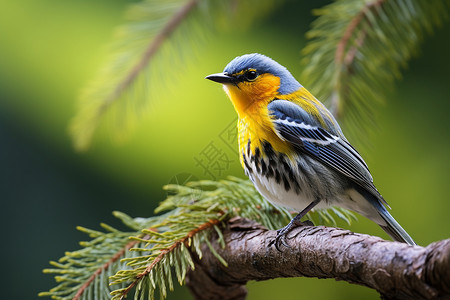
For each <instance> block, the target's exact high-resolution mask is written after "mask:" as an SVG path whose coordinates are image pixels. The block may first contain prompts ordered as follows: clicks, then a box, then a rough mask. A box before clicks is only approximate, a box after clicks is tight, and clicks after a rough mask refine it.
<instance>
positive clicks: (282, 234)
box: [269, 220, 314, 252]
mask: <svg viewBox="0 0 450 300" xmlns="http://www.w3.org/2000/svg"><path fill="white" fill-rule="evenodd" d="M299 226H314V224H313V222H311V221H310V220H306V221H304V222H291V223H289V224H288V225H287V226H285V227H283V228H281V229H279V230H277V236H276V237H275V239H273V240H272V241H271V242H270V243H269V247H270V246H272V245H275V248H276V249H277V250H278V251H279V252H283V251H282V250H281V247H280V246H281V245H283V246H284V247H286V248H289V247H290V246H289V245H288V243H287V242H286V235H287V234H288V233H289V231H291V230H292V229H293V228H295V227H299Z"/></svg>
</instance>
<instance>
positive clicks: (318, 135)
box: [206, 53, 415, 249]
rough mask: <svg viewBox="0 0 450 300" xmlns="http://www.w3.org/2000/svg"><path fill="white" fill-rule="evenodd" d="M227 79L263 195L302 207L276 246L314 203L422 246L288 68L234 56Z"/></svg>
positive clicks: (246, 162) (249, 167) (243, 153)
mask: <svg viewBox="0 0 450 300" xmlns="http://www.w3.org/2000/svg"><path fill="white" fill-rule="evenodd" d="M206 79H209V80H212V81H215V82H218V83H221V84H222V85H223V88H224V90H225V92H226V94H227V95H228V97H229V98H230V100H231V102H232V104H233V106H234V108H235V110H236V112H237V114H238V117H239V118H238V125H237V126H238V134H239V138H238V140H239V156H240V162H241V164H242V167H243V168H244V170H245V173H246V174H247V176H248V177H249V178H250V179H251V181H252V182H253V184H254V185H255V187H256V189H257V190H258V191H259V193H260V194H261V195H262V196H263V197H264V198H266V199H267V200H269V201H271V202H272V203H275V204H281V205H282V206H285V207H289V208H292V209H295V210H297V211H299V212H300V213H299V214H298V215H297V216H295V217H294V218H293V219H292V220H291V222H290V223H289V224H288V225H287V226H286V227H284V228H282V229H280V230H278V234H277V237H276V239H275V240H274V242H275V246H276V247H277V248H278V249H279V244H280V243H282V244H283V245H286V243H285V240H284V239H285V235H286V233H288V232H289V231H290V230H291V229H292V228H294V227H297V226H301V225H304V223H303V222H301V218H302V217H303V216H305V215H306V214H307V213H308V212H309V211H310V210H311V209H313V208H327V207H329V206H340V207H343V208H346V209H349V210H352V211H355V212H357V213H359V214H361V215H363V216H365V217H367V218H369V219H370V220H372V221H374V222H375V223H377V224H378V225H380V226H381V228H382V229H383V230H384V231H386V233H388V234H389V235H390V236H391V237H392V238H393V239H394V240H396V241H400V242H404V243H407V244H409V245H415V242H414V241H413V239H412V238H411V237H410V236H409V235H408V233H407V232H406V231H405V230H404V229H403V228H402V227H401V226H400V224H399V223H398V222H397V221H396V220H395V219H394V218H393V217H392V216H391V214H390V213H389V212H388V211H387V210H386V207H385V205H387V203H386V201H385V200H384V199H383V197H382V196H381V194H380V193H379V192H378V190H377V189H376V187H375V185H374V184H373V179H372V175H371V174H370V172H369V169H368V167H367V165H366V163H365V162H364V160H363V159H362V157H361V156H360V155H359V153H358V152H357V151H356V150H355V148H353V147H352V145H350V143H349V142H348V141H347V139H346V138H345V136H344V134H343V133H342V130H341V128H340V127H339V124H338V123H337V122H336V120H335V118H334V117H333V115H332V114H331V113H330V112H329V111H328V110H327V109H326V108H325V106H324V105H323V104H322V103H321V102H319V101H318V100H317V99H316V98H315V97H314V96H313V95H312V94H311V93H310V92H308V90H306V89H305V88H304V87H303V86H302V85H301V84H300V83H299V82H298V81H297V80H296V79H295V78H294V77H293V76H292V75H291V73H290V72H289V71H288V70H287V69H286V68H285V67H283V66H282V65H280V64H279V63H277V62H276V61H274V60H272V59H271V58H269V57H267V56H265V55H262V54H258V53H253V54H246V55H242V56H238V57H236V58H235V59H233V60H232V61H231V62H230V63H229V64H228V65H227V66H226V67H225V69H224V71H223V73H217V74H212V75H209V76H207V77H206Z"/></svg>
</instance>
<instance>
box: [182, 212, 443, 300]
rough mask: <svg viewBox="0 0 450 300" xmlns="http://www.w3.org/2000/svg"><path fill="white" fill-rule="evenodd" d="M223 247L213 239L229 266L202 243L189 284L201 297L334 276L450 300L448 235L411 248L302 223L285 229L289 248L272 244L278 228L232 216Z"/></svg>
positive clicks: (387, 294)
mask: <svg viewBox="0 0 450 300" xmlns="http://www.w3.org/2000/svg"><path fill="white" fill-rule="evenodd" d="M223 236H224V237H223V239H224V240H225V244H226V247H225V248H223V247H221V246H220V245H219V244H218V243H216V242H213V243H212V244H213V247H214V249H215V251H217V253H218V254H219V255H220V256H221V257H223V258H224V259H225V260H226V261H227V262H228V266H227V267H224V266H223V265H222V264H221V263H220V262H218V261H217V259H216V258H215V257H214V256H213V255H212V254H211V253H210V252H209V251H208V249H207V247H205V246H204V247H203V257H202V259H201V260H199V259H195V270H191V271H190V272H189V274H188V278H187V285H188V287H189V288H190V290H191V292H192V294H193V295H194V296H195V298H196V299H198V300H203V299H205V300H206V299H208V300H209V299H223V300H228V299H234V300H238V299H245V296H246V291H245V287H244V286H245V284H246V283H247V282H248V281H249V280H268V279H273V278H281V277H283V278H284V277H317V278H334V279H336V280H344V281H347V282H349V283H355V284H360V285H364V286H366V287H369V288H372V289H375V290H377V292H378V293H380V295H381V296H382V298H383V299H449V298H450V239H447V240H442V241H439V242H436V243H433V244H430V245H429V246H427V247H425V248H424V247H420V246H408V245H407V244H404V243H398V242H390V241H384V240H382V239H380V238H378V237H372V236H368V235H364V234H357V233H353V232H350V231H347V230H343V229H338V228H331V227H323V226H303V227H298V228H295V229H294V230H292V231H291V232H290V233H289V234H288V238H287V243H288V245H289V248H283V252H279V251H278V250H276V249H275V247H273V246H269V243H270V242H271V241H272V240H273V239H274V238H275V236H276V231H272V230H267V229H266V228H264V227H263V226H261V225H259V224H257V223H255V222H254V221H250V220H246V219H242V218H235V219H233V220H230V222H229V223H228V226H227V228H226V229H225V230H224V231H223Z"/></svg>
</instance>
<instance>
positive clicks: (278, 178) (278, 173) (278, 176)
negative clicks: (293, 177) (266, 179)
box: [275, 169, 281, 184]
mask: <svg viewBox="0 0 450 300" xmlns="http://www.w3.org/2000/svg"><path fill="white" fill-rule="evenodd" d="M275 181H276V182H277V183H278V184H279V183H280V182H281V175H280V171H278V169H275Z"/></svg>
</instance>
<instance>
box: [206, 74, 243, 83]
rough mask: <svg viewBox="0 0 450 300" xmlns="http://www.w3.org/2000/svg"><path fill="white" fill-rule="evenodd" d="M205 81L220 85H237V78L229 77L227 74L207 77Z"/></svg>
mask: <svg viewBox="0 0 450 300" xmlns="http://www.w3.org/2000/svg"><path fill="white" fill-rule="evenodd" d="M205 79H209V80H212V81H215V82H218V83H222V84H227V83H235V82H236V78H234V77H232V76H229V75H227V74H226V73H216V74H211V75H208V76H206V77H205Z"/></svg>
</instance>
